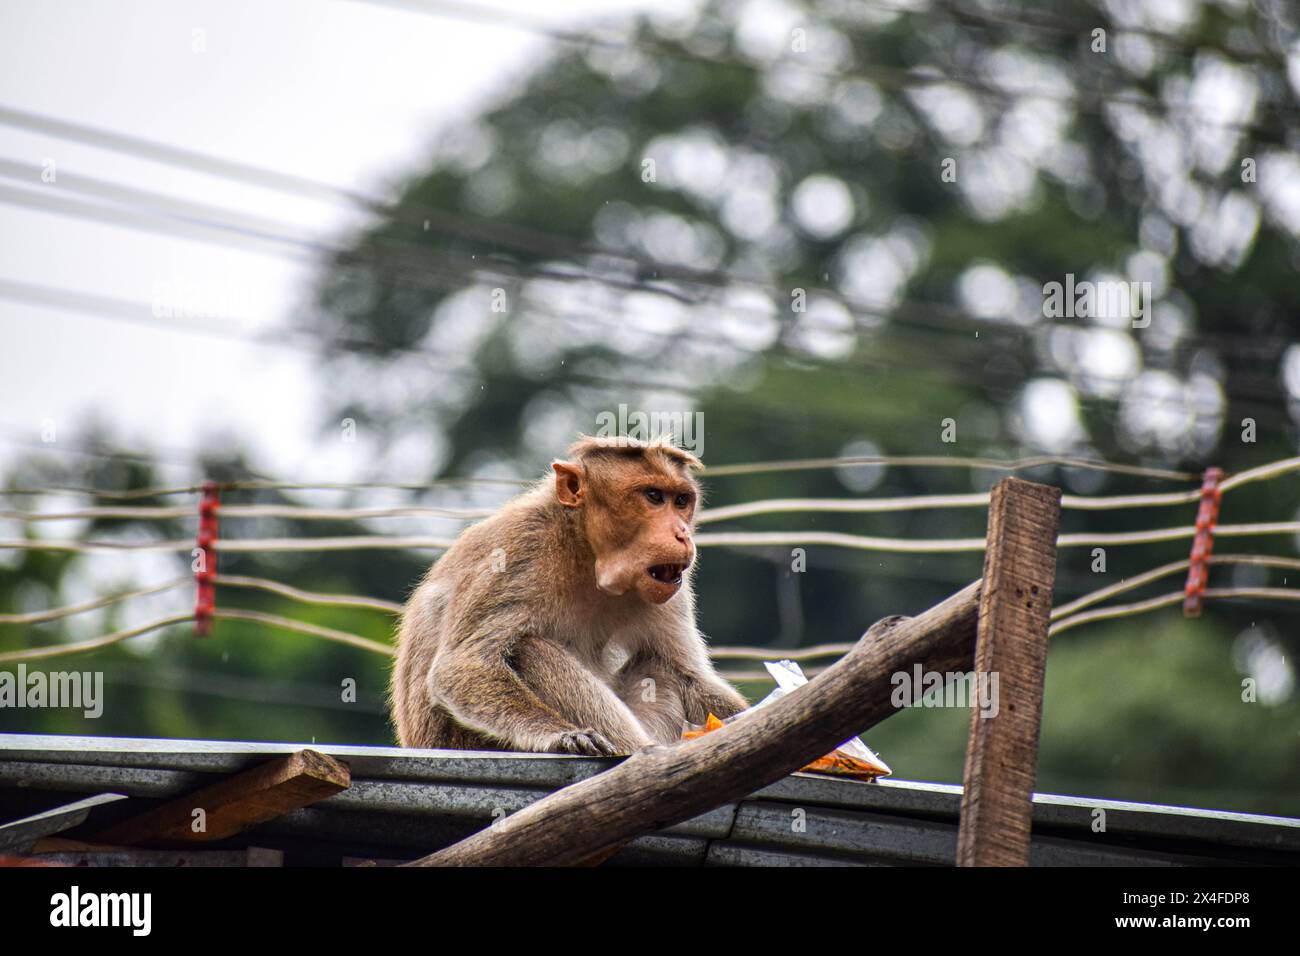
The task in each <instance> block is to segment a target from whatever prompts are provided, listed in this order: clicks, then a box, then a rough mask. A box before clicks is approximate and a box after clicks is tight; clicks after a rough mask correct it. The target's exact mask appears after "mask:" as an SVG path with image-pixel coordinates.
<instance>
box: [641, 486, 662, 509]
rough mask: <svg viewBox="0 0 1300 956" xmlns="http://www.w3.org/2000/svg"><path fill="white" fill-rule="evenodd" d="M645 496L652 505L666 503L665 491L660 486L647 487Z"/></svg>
mask: <svg viewBox="0 0 1300 956" xmlns="http://www.w3.org/2000/svg"><path fill="white" fill-rule="evenodd" d="M645 496H646V499H647V500H649V502H650V503H651V504H652V505H661V504H663V503H664V493H663V492H662V491H660V490H659V489H658V488H647V489H646V490H645Z"/></svg>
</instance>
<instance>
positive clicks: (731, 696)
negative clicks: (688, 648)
mask: <svg viewBox="0 0 1300 956" xmlns="http://www.w3.org/2000/svg"><path fill="white" fill-rule="evenodd" d="M682 703H683V704H684V705H685V707H686V719H687V720H689V721H690V722H691V723H693V724H702V723H704V721H705V720H706V719H707V718H708V715H709V714H712V715H713V716H714V717H717V718H719V719H722V720H726V719H727V718H728V717H730V716H732V715H733V714H738V713H740V712H741V711H742V710H747V709H748V708H749V701H747V700H745V698H744V696H743V695H742V694H741V693H740V691H738V690H736V688H734V687H732V686H731V685H730V684H728V683H727V682H726V681H725V680H723V679H722V678H721V677H719V676H718V674H717V672H716V671H714V670H713V668H712V666H710V667H709V668H708V671H707V672H696V673H694V674H690V675H687V677H686V680H685V685H684V687H683V689H682Z"/></svg>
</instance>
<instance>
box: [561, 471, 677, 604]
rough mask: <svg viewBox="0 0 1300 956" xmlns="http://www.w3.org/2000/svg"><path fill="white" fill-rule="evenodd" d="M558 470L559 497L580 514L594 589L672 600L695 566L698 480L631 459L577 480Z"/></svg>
mask: <svg viewBox="0 0 1300 956" xmlns="http://www.w3.org/2000/svg"><path fill="white" fill-rule="evenodd" d="M560 464H562V463H557V470H556V475H557V479H558V480H557V497H558V498H559V500H560V501H561V503H565V504H567V503H568V501H567V500H566V498H568V499H570V500H573V501H574V502H576V503H575V504H571V505H570V507H581V508H582V509H583V519H584V520H583V525H584V527H585V530H586V534H587V542H588V544H589V545H590V546H591V550H592V552H593V554H595V557H596V567H595V574H596V586H597V587H598V588H600V590H602V591H604V592H605V593H606V594H612V595H622V594H628V593H630V592H631V593H635V594H636V595H637V596H638V597H639V598H641V599H642V600H643V601H646V602H647V603H650V604H663V603H664V602H665V601H668V600H669V599H671V598H672V597H673V596H674V595H675V594H676V593H677V592H678V591H679V590H681V588H682V585H683V584H684V583H685V582H686V580H687V578H688V577H689V572H690V568H691V565H692V564H693V563H694V562H695V541H694V540H693V537H692V535H693V524H694V520H695V507H696V504H697V502H698V500H699V487H698V486H697V485H696V484H695V481H694V480H693V479H692V478H691V477H690V475H689V474H688V473H686V471H685V469H679V468H673V467H656V466H654V465H653V464H651V463H650V462H648V461H645V460H643V459H641V458H639V457H632V456H627V457H624V458H622V459H616V460H614V461H612V462H602V463H601V465H600V466H599V467H587V468H584V469H582V470H581V472H580V473H574V472H570V471H562V470H561V469H560V468H559V467H558V465H560ZM575 481H576V482H577V485H576V489H575V484H574V482H575ZM562 486H563V487H562Z"/></svg>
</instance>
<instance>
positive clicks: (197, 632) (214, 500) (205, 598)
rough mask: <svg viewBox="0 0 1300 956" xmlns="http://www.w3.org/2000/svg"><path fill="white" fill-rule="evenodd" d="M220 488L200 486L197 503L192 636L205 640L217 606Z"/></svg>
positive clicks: (212, 484)
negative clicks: (195, 584)
mask: <svg viewBox="0 0 1300 956" xmlns="http://www.w3.org/2000/svg"><path fill="white" fill-rule="evenodd" d="M220 494H221V486H220V485H218V484H217V483H216V482H215V481H205V482H204V483H203V498H202V500H201V501H200V502H199V536H198V539H197V541H196V543H197V545H198V548H197V549H196V550H198V552H199V553H198V555H197V558H198V560H197V562H196V566H195V569H194V580H195V581H196V582H197V584H198V594H197V598H196V600H195V602H194V636H195V637H207V636H208V635H209V634H211V633H212V612H213V611H214V610H215V609H216V605H217V585H216V577H217V510H218V509H219V508H220V506H221V501H220Z"/></svg>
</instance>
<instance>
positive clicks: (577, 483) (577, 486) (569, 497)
mask: <svg viewBox="0 0 1300 956" xmlns="http://www.w3.org/2000/svg"><path fill="white" fill-rule="evenodd" d="M551 468H552V469H553V470H554V471H555V500H556V501H558V502H559V503H560V504H562V505H564V506H565V507H566V508H577V507H578V506H579V505H581V504H582V494H583V491H584V488H583V486H582V484H583V478H584V477H586V476H585V475H584V474H583V470H582V465H580V464H577V463H575V462H571V461H553V462H551Z"/></svg>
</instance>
